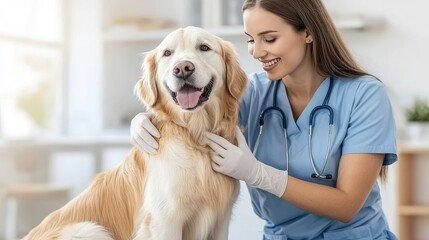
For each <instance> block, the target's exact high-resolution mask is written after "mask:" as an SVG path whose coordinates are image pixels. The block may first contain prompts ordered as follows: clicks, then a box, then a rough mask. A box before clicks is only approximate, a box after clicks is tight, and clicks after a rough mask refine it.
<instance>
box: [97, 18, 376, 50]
mask: <svg viewBox="0 0 429 240" xmlns="http://www.w3.org/2000/svg"><path fill="white" fill-rule="evenodd" d="M334 23H335V26H336V27H337V28H338V29H339V30H364V29H368V28H371V27H374V26H376V25H379V24H380V23H381V20H380V19H374V18H366V17H360V16H340V17H336V18H334ZM174 29H176V28H167V29H154V30H147V31H138V30H133V28H128V27H127V26H124V27H123V28H121V27H117V28H111V29H108V30H107V31H106V32H105V34H104V41H105V42H106V43H121V42H123V43H127V42H147V41H161V40H162V39H163V38H164V37H165V36H166V35H167V34H168V33H170V32H171V31H173V30H174ZM205 29H207V30H208V31H209V32H211V33H213V34H215V35H217V36H219V37H223V38H228V37H245V35H244V30H243V26H241V25H236V26H220V27H212V28H205Z"/></svg>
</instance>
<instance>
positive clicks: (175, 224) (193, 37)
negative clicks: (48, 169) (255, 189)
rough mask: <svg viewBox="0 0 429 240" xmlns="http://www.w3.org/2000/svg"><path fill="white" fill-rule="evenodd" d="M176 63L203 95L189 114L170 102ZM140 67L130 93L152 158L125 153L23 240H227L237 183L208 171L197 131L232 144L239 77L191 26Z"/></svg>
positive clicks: (228, 54) (221, 44)
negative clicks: (155, 136) (145, 123)
mask: <svg viewBox="0 0 429 240" xmlns="http://www.w3.org/2000/svg"><path fill="white" fill-rule="evenodd" d="M207 47H208V48H207ZM182 61H186V62H187V63H189V62H190V63H192V64H193V66H195V69H194V73H193V74H195V76H196V78H195V79H193V81H195V83H192V84H195V88H198V89H199V88H201V86H205V87H203V88H201V89H204V90H202V92H204V94H205V92H206V91H207V92H210V91H211V93H209V95H210V96H209V97H208V100H207V101H202V100H201V103H200V101H199V102H198V104H197V106H194V105H195V101H194V102H193V103H187V104H192V106H191V108H192V109H191V108H190V109H183V106H182V107H180V106H179V105H183V104H182V103H180V104H179V101H178V100H177V99H176V100H174V99H173V98H172V92H174V91H176V90H178V89H179V88H180V86H178V85H180V84H179V83H178V82H180V81H182V82H183V81H184V80H186V79H178V78H177V76H173V75H174V74H172V73H173V71H174V70H173V69H174V68H175V66H177V63H178V62H182ZM143 67H144V68H143V69H144V70H143V77H142V79H141V80H140V81H139V82H138V83H137V85H136V92H137V94H138V96H139V97H140V99H141V100H142V101H143V103H144V104H145V106H146V107H147V109H148V111H150V112H151V113H152V114H153V118H152V122H153V123H154V125H155V126H156V127H157V128H158V130H159V132H160V134H161V137H160V138H159V148H158V152H157V154H155V155H150V154H147V153H144V152H141V151H139V150H138V149H137V148H133V149H132V150H131V151H130V153H129V154H128V156H127V157H126V158H125V159H124V160H123V162H122V163H121V164H119V165H118V166H117V167H116V168H114V169H112V170H109V171H106V172H103V173H100V174H98V175H97V176H96V178H95V180H94V181H93V183H92V184H91V185H90V186H89V187H88V188H87V189H86V190H85V191H84V192H82V193H81V194H80V195H79V196H77V197H76V198H75V199H73V200H72V201H70V202H69V203H68V204H66V205H65V206H64V207H62V208H61V209H59V210H57V211H55V212H53V213H52V214H50V215H49V216H47V217H46V218H45V219H44V220H43V221H42V222H41V223H40V225H39V226H37V227H36V228H34V229H33V230H32V231H30V233H29V234H28V235H27V236H26V237H24V239H25V240H30V239H31V240H41V239H43V240H50V239H73V237H75V238H76V239H103V240H107V239H115V240H130V239H157V240H163V239H165V240H167V239H168V240H171V239H190V240H194V239H216V240H218V239H227V234H228V223H229V219H230V216H231V212H232V206H233V203H234V202H235V200H236V197H237V195H238V187H239V185H238V182H237V181H236V180H234V179H232V178H229V177H226V176H224V175H222V174H219V173H216V172H214V171H213V170H212V169H211V162H210V151H211V150H210V148H209V147H208V146H207V139H206V137H205V132H207V131H210V132H213V133H216V134H219V135H221V136H223V137H224V138H226V139H227V140H229V141H231V142H235V127H236V125H237V118H238V101H239V99H240V97H241V95H242V93H243V91H244V89H245V87H246V83H247V77H246V74H245V73H244V71H243V70H242V69H241V68H240V66H239V63H238V60H237V56H236V54H235V52H234V50H233V48H232V47H231V45H230V44H229V43H228V42H225V41H223V40H222V39H220V38H218V37H216V36H214V35H212V34H209V33H208V32H206V31H204V30H202V29H199V28H195V27H187V28H184V29H178V30H176V31H174V32H172V33H170V34H169V35H168V36H167V37H166V38H165V39H164V40H163V41H162V43H161V44H160V45H159V46H158V47H157V48H155V49H154V50H152V51H150V52H148V53H147V54H146V56H145V60H144V63H143ZM209 81H211V83H210V84H211V85H210V84H208V85H207V83H208V82H209ZM181 84H182V86H183V84H184V83H181ZM186 84H188V83H186ZM201 84H202V85H201ZM175 87H177V89H176V90H175V89H173V88H175ZM208 89H210V91H209V90H208ZM189 101H190V100H189ZM188 107H189V106H188Z"/></svg>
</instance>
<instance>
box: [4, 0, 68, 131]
mask: <svg viewBox="0 0 429 240" xmlns="http://www.w3.org/2000/svg"><path fill="white" fill-rule="evenodd" d="M62 15H63V11H62V1H56V0H43V1H34V0H18V1H6V0H0V138H26V137H33V136H35V135H40V134H46V133H49V134H51V133H53V132H57V131H59V128H60V118H61V117H60V116H61V113H60V112H59V109H63V108H62V107H61V106H60V104H61V103H62V101H61V86H62V84H61V83H62V81H63V80H62V75H61V73H62V69H63V66H62V64H63V62H64V61H62V59H63V58H64V49H63V47H62V44H61V42H62V41H63V39H62V38H63V26H62V23H63V21H62Z"/></svg>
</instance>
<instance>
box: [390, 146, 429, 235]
mask: <svg viewBox="0 0 429 240" xmlns="http://www.w3.org/2000/svg"><path fill="white" fill-rule="evenodd" d="M398 152H399V159H398V168H399V169H398V175H399V176H398V208H397V215H398V220H399V233H398V235H399V236H398V237H399V239H406V240H413V239H418V237H419V233H416V232H415V229H414V226H415V225H416V221H419V219H420V218H421V217H423V218H429V202H425V203H423V204H417V203H416V199H415V198H416V194H417V193H416V191H417V190H416V181H424V180H426V181H427V183H429V180H428V179H427V178H426V177H427V176H422V174H421V172H420V174H419V175H415V174H416V171H415V169H416V168H417V167H419V166H417V161H420V164H422V162H421V160H423V161H429V157H428V156H429V142H422V141H419V142H417V141H405V142H399V144H398ZM416 159H418V160H416ZM426 185H427V184H426ZM420 235H421V234H420Z"/></svg>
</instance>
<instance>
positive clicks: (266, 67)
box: [262, 58, 280, 72]
mask: <svg viewBox="0 0 429 240" xmlns="http://www.w3.org/2000/svg"><path fill="white" fill-rule="evenodd" d="M279 62H280V58H276V59H273V60H270V61H264V62H262V68H263V69H264V70H265V71H267V72H268V71H270V70H272V69H274V68H275V67H276V66H277V65H278V63H279Z"/></svg>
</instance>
